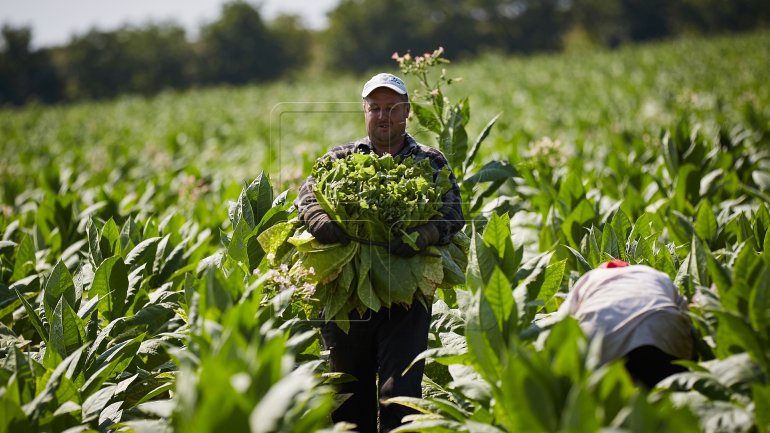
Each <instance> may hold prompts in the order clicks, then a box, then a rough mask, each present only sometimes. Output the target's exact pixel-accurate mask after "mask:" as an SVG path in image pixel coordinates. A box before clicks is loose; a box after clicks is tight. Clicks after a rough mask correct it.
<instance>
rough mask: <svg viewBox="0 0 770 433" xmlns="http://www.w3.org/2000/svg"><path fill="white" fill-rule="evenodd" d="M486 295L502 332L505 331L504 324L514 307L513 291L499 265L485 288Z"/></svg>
mask: <svg viewBox="0 0 770 433" xmlns="http://www.w3.org/2000/svg"><path fill="white" fill-rule="evenodd" d="M483 293H484V297H485V298H486V299H487V301H489V306H490V307H491V309H492V312H493V313H494V315H495V318H496V319H497V326H498V328H499V329H500V332H504V324H505V323H507V322H508V318H509V317H510V316H511V312H512V311H513V309H514V301H513V291H512V289H511V284H510V282H509V281H508V278H506V277H505V274H504V273H503V272H502V271H501V270H500V268H499V267H497V266H495V269H494V271H493V272H492V275H491V276H490V277H489V281H487V284H485V285H484V288H483Z"/></svg>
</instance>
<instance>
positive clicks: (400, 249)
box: [388, 222, 439, 257]
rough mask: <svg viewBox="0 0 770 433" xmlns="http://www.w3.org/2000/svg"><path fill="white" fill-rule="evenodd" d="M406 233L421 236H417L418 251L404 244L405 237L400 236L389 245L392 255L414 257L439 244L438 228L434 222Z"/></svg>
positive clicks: (413, 228) (408, 230)
mask: <svg viewBox="0 0 770 433" xmlns="http://www.w3.org/2000/svg"><path fill="white" fill-rule="evenodd" d="M406 232H407V233H409V234H410V235H411V234H412V233H415V232H416V233H419V234H420V235H419V236H417V240H416V241H415V244H417V248H418V249H417V250H415V249H414V248H413V247H412V246H411V245H409V244H408V243H406V242H404V238H403V236H399V237H397V238H395V239H393V240H392V241H391V242H390V244H389V245H388V251H390V253H391V254H394V255H397V256H400V257H414V256H415V255H417V254H418V253H419V252H420V251H422V250H424V249H425V248H428V247H429V246H431V245H435V244H437V243H438V238H439V233H438V228H437V227H436V224H434V223H432V222H427V223H425V224H422V225H419V226H417V227H412V228H410V229H407V230H406Z"/></svg>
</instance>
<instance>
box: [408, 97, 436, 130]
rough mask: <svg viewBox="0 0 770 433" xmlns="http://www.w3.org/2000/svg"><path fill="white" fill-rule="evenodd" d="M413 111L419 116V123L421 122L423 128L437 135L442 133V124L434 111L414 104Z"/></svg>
mask: <svg viewBox="0 0 770 433" xmlns="http://www.w3.org/2000/svg"><path fill="white" fill-rule="evenodd" d="M411 109H412V112H413V113H414V114H415V116H417V121H418V122H420V125H421V126H423V127H424V128H427V129H428V130H429V131H431V132H435V133H436V134H440V133H441V128H442V125H441V122H440V121H439V119H438V117H436V115H435V114H434V113H433V111H431V110H430V109H429V108H427V106H424V105H423V104H420V103H414V102H413V103H412V104H411Z"/></svg>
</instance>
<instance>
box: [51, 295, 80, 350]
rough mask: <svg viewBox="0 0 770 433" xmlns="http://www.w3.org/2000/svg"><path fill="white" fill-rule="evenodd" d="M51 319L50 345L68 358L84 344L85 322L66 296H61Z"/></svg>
mask: <svg viewBox="0 0 770 433" xmlns="http://www.w3.org/2000/svg"><path fill="white" fill-rule="evenodd" d="M49 320H50V322H51V325H50V335H49V337H48V342H49V345H50V347H51V348H52V349H54V350H56V352H57V353H58V354H59V356H61V358H62V359H63V358H66V357H67V356H69V355H70V354H71V353H73V352H74V351H75V350H76V349H77V348H79V347H80V346H81V345H82V344H83V340H84V337H85V333H86V332H85V327H84V325H83V322H82V320H81V319H80V317H78V316H77V314H75V312H74V311H73V310H72V308H71V307H70V305H69V303H68V302H66V301H65V299H64V297H61V298H59V302H58V303H57V304H56V307H55V309H54V311H53V317H51V319H49Z"/></svg>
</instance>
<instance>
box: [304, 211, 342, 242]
mask: <svg viewBox="0 0 770 433" xmlns="http://www.w3.org/2000/svg"><path fill="white" fill-rule="evenodd" d="M305 218H306V221H307V229H308V231H309V232H310V234H312V235H313V236H314V237H315V238H316V239H317V240H318V242H320V243H322V244H337V243H340V244H342V245H347V244H349V243H350V237H349V236H348V234H347V233H345V230H342V227H340V226H339V224H337V222H336V221H332V219H331V218H329V215H328V214H327V213H326V212H324V211H323V209H318V210H317V211H314V212H311V213H309V214H308V215H307V216H306V217H305Z"/></svg>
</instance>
